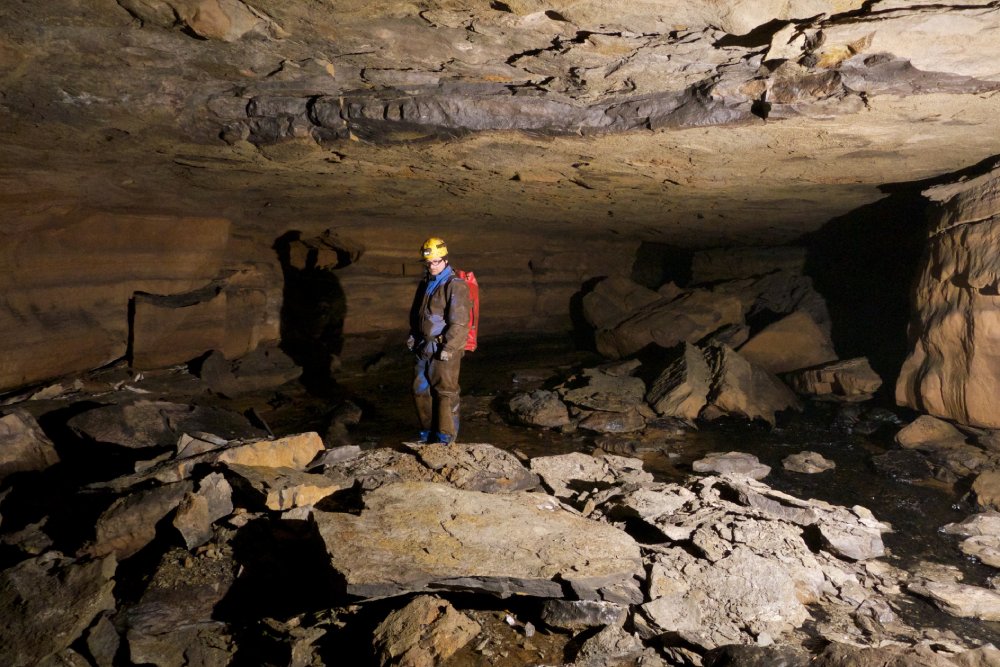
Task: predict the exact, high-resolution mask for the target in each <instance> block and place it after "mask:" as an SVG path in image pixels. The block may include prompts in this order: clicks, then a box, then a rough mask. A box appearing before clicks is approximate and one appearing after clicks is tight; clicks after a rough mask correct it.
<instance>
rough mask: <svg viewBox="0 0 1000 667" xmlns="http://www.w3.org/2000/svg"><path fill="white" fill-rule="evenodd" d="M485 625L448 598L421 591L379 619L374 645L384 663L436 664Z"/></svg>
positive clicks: (418, 665) (430, 666) (431, 666)
mask: <svg viewBox="0 0 1000 667" xmlns="http://www.w3.org/2000/svg"><path fill="white" fill-rule="evenodd" d="M481 629H482V628H481V627H480V625H479V624H478V623H477V622H476V621H474V620H473V619H471V618H469V617H468V616H466V615H465V614H463V613H462V612H460V611H458V610H457V609H455V608H454V607H453V606H451V604H450V603H448V602H447V601H446V600H442V599H441V598H438V597H435V596H432V595H420V596H417V597H416V598H414V599H413V601H412V602H410V603H409V604H408V605H406V606H405V607H403V608H402V609H399V610H397V611H394V612H392V613H391V614H389V615H388V616H386V617H385V620H383V621H382V622H381V623H379V625H378V627H377V628H375V633H374V645H375V650H376V651H377V653H378V655H379V659H380V664H382V665H408V666H412V667H423V666H426V667H433V666H434V665H439V664H441V663H442V662H444V661H445V660H447V659H448V658H450V657H451V656H452V655H453V654H454V653H455V652H456V651H458V650H459V649H461V648H462V647H463V646H465V645H466V644H467V643H469V642H470V641H472V639H473V638H474V637H475V636H476V635H478V634H479V632H480V630H481Z"/></svg>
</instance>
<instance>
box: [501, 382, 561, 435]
mask: <svg viewBox="0 0 1000 667" xmlns="http://www.w3.org/2000/svg"><path fill="white" fill-rule="evenodd" d="M508 408H509V409H510V413H511V415H513V417H514V419H515V420H517V421H518V422H519V423H521V424H524V425H526V426H541V427H543V428H559V427H560V426H566V425H567V424H569V411H568V410H567V409H566V404H565V403H563V402H562V401H560V400H559V396H558V394H556V393H555V392H554V391H548V390H547V389H536V390H535V391H533V392H531V393H521V394H517V395H516V396H514V397H513V398H512V399H510V403H508Z"/></svg>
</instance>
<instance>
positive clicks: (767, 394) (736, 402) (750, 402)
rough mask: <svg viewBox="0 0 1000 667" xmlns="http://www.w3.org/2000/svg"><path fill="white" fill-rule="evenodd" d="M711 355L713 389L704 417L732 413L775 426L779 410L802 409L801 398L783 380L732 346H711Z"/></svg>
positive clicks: (703, 412)
mask: <svg viewBox="0 0 1000 667" xmlns="http://www.w3.org/2000/svg"><path fill="white" fill-rule="evenodd" d="M708 358H709V367H710V368H711V370H712V376H713V377H712V390H711V393H710V394H709V396H708V405H707V406H706V407H705V408H704V409H703V410H702V413H701V416H702V417H703V418H707V419H713V418H717V417H721V416H725V415H731V416H735V417H744V418H746V419H750V420H753V419H762V420H764V421H766V422H767V423H769V424H771V425H772V426H773V425H774V423H775V414H776V413H777V412H780V411H782V410H788V409H794V410H799V409H801V404H800V403H799V399H798V398H797V397H796V396H795V394H794V393H793V392H792V390H791V389H789V388H788V387H787V386H786V385H785V384H784V383H782V382H781V380H779V379H778V378H777V377H775V376H774V375H773V374H772V373H769V372H768V371H766V370H765V369H763V368H760V367H758V366H755V365H754V364H752V363H750V362H749V361H747V360H746V359H744V358H743V357H742V356H741V355H740V354H739V353H738V352H735V351H733V349H732V348H730V347H727V346H725V345H722V346H719V347H712V348H709V350H708Z"/></svg>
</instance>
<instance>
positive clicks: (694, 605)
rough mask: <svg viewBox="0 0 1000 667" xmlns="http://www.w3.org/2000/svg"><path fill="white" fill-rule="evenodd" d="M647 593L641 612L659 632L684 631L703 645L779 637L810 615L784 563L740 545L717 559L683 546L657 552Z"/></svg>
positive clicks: (686, 637) (711, 645)
mask: <svg viewBox="0 0 1000 667" xmlns="http://www.w3.org/2000/svg"><path fill="white" fill-rule="evenodd" d="M649 597H650V601H649V602H647V603H645V604H643V605H642V606H641V607H640V613H641V615H642V618H643V619H644V621H645V622H646V623H648V624H649V627H650V628H651V629H652V630H653V631H654V632H655V633H656V634H662V633H665V632H667V633H681V634H683V636H684V638H685V639H686V640H687V641H688V642H691V643H695V644H697V645H698V646H700V647H701V648H703V649H705V650H711V649H714V648H717V647H719V646H723V645H725V644H748V643H752V635H761V634H767V635H768V636H770V637H779V636H780V635H782V634H784V633H785V632H788V631H790V630H792V629H794V628H796V627H798V626H800V625H801V624H802V623H804V622H805V621H806V620H807V619H808V618H809V612H808V611H807V610H806V608H805V606H804V605H803V604H802V603H801V602H800V601H799V598H798V596H797V592H796V587H795V584H794V582H793V581H792V579H790V578H789V576H788V572H787V570H786V569H785V567H784V566H783V565H782V564H781V563H780V562H775V561H773V560H770V559H768V558H764V557H762V556H759V555H757V554H755V553H753V551H751V550H750V549H749V548H747V547H745V546H742V545H736V546H734V548H733V549H732V551H731V553H729V554H728V555H727V556H725V557H723V558H721V559H719V560H718V561H716V562H714V563H711V562H708V561H705V560H703V559H698V558H695V557H694V556H692V555H691V554H689V553H687V552H686V551H684V550H683V549H670V550H668V551H667V552H666V553H664V554H661V555H658V556H657V557H656V560H655V562H654V564H653V568H652V571H651V574H650V583H649ZM751 628H752V630H750V629H751ZM748 630H750V632H752V635H748Z"/></svg>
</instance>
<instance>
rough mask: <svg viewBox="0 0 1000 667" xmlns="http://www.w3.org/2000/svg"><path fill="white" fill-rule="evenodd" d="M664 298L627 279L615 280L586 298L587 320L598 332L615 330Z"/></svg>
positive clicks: (598, 286)
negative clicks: (641, 309) (634, 315)
mask: <svg viewBox="0 0 1000 667" xmlns="http://www.w3.org/2000/svg"><path fill="white" fill-rule="evenodd" d="M660 298H661V297H660V294H658V293H657V292H654V291H653V290H651V289H649V288H648V287H643V286H642V285H640V284H638V283H636V282H633V281H631V280H629V279H628V278H625V277H624V276H611V277H609V278H606V279H604V280H602V281H601V282H599V283H597V285H595V286H594V289H593V291H591V292H589V293H588V294H587V295H586V296H584V297H583V317H584V318H585V319H586V320H587V322H588V323H589V324H590V325H591V326H592V327H594V328H595V329H597V330H601V329H613V328H614V327H616V326H618V324H619V323H621V322H622V321H623V320H624V319H625V318H627V317H628V316H629V315H631V314H632V313H633V312H634V311H636V310H638V309H639V308H642V307H643V306H646V305H648V304H650V303H653V302H654V301H658V300H659V299H660Z"/></svg>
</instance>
